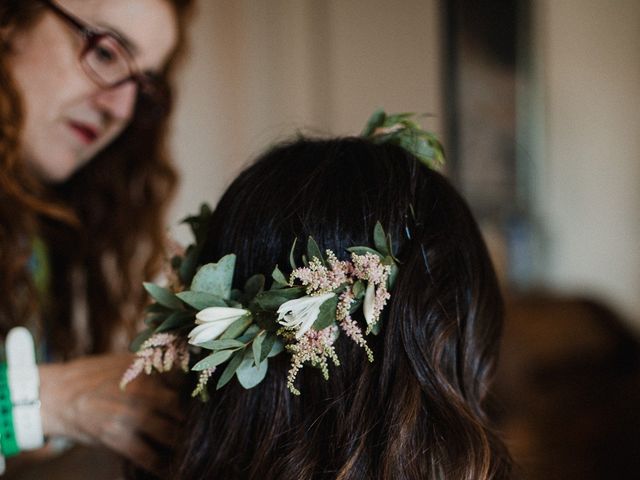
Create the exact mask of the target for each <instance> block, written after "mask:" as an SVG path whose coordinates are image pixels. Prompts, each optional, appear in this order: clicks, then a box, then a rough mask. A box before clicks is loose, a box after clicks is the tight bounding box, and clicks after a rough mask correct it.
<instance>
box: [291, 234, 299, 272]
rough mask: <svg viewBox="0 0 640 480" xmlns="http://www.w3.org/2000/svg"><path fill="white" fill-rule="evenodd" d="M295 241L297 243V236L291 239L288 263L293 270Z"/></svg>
mask: <svg viewBox="0 0 640 480" xmlns="http://www.w3.org/2000/svg"><path fill="white" fill-rule="evenodd" d="M296 243H298V238H297V237H296V238H294V239H293V245H291V250H290V251H289V263H290V264H291V269H292V270H295V269H296V268H298V267H296V261H295V259H294V256H295V251H296Z"/></svg>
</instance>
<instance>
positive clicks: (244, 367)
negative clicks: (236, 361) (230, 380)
mask: <svg viewBox="0 0 640 480" xmlns="http://www.w3.org/2000/svg"><path fill="white" fill-rule="evenodd" d="M268 369H269V361H268V360H267V359H265V360H264V361H262V362H261V363H259V364H258V366H254V365H253V359H252V358H251V357H249V358H244V359H243V360H242V363H240V366H239V367H238V370H237V371H236V377H238V381H239V382H240V385H242V386H243V387H244V388H246V389H247V390H248V389H250V388H253V387H255V386H256V385H258V384H259V383H260V382H262V380H264V377H265V376H266V374H267V370H268Z"/></svg>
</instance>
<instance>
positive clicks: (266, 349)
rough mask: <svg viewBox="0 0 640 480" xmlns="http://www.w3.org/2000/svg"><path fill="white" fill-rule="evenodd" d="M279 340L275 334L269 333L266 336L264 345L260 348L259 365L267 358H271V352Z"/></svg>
mask: <svg viewBox="0 0 640 480" xmlns="http://www.w3.org/2000/svg"><path fill="white" fill-rule="evenodd" d="M277 338H278V337H277V336H276V334H275V333H274V332H269V333H267V334H266V335H265V338H264V340H263V341H262V345H261V348H260V359H259V362H258V363H260V362H262V361H263V360H264V359H265V358H267V357H268V356H269V354H270V353H271V350H273V348H274V346H275V342H276V339H277Z"/></svg>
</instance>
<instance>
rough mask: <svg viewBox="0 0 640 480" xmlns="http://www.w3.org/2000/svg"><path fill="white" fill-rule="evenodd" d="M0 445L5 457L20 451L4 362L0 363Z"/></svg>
mask: <svg viewBox="0 0 640 480" xmlns="http://www.w3.org/2000/svg"><path fill="white" fill-rule="evenodd" d="M0 447H1V448H2V454H3V455H4V456H5V457H11V456H14V455H17V454H18V453H20V448H19V447H18V441H17V439H16V433H15V430H14V426H13V405H12V403H11V391H10V390H9V380H8V378H7V365H6V364H5V363H2V364H0Z"/></svg>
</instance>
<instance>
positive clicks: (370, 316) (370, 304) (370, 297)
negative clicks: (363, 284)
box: [362, 282, 376, 325]
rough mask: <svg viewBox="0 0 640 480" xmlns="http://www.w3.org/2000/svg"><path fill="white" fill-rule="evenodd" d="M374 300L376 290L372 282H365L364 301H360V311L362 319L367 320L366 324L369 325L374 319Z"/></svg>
mask: <svg viewBox="0 0 640 480" xmlns="http://www.w3.org/2000/svg"><path fill="white" fill-rule="evenodd" d="M375 302H376V291H375V285H374V284H373V282H369V283H368V284H367V290H366V291H365V293H364V301H363V302H362V313H363V314H364V319H365V320H366V321H367V325H371V324H372V323H373V322H374V320H375V313H374V312H375V307H374V306H375Z"/></svg>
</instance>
